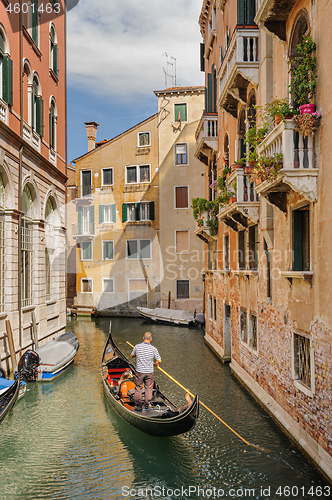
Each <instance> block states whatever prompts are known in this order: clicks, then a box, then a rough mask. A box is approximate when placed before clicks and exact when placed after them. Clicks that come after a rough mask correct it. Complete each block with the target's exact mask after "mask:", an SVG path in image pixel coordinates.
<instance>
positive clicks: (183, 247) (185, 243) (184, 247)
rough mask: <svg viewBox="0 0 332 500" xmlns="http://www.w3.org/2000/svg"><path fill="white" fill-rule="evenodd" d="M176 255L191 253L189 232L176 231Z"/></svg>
mask: <svg viewBox="0 0 332 500" xmlns="http://www.w3.org/2000/svg"><path fill="white" fill-rule="evenodd" d="M175 248H176V253H189V231H175Z"/></svg>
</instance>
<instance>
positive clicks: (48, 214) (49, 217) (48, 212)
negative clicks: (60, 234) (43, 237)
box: [45, 197, 55, 234]
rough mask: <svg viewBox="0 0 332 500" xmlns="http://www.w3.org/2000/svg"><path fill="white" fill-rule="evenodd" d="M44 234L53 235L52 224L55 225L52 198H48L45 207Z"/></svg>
mask: <svg viewBox="0 0 332 500" xmlns="http://www.w3.org/2000/svg"><path fill="white" fill-rule="evenodd" d="M45 222H46V225H45V232H46V233H47V234H53V233H54V223H55V207H54V202H53V201H52V198H50V197H49V198H48V199H47V202H46V207H45Z"/></svg>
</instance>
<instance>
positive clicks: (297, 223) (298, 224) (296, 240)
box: [293, 210, 303, 271]
mask: <svg viewBox="0 0 332 500" xmlns="http://www.w3.org/2000/svg"><path fill="white" fill-rule="evenodd" d="M302 242H303V213H302V212H301V211H300V210H294V211H293V271H302V270H303V252H302Z"/></svg>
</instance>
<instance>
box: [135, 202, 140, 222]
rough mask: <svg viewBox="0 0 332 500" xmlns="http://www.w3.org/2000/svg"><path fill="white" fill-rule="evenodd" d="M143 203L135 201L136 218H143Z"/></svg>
mask: <svg viewBox="0 0 332 500" xmlns="http://www.w3.org/2000/svg"><path fill="white" fill-rule="evenodd" d="M140 210H141V204H140V203H135V220H141V211H140Z"/></svg>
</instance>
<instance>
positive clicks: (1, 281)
mask: <svg viewBox="0 0 332 500" xmlns="http://www.w3.org/2000/svg"><path fill="white" fill-rule="evenodd" d="M4 208H5V187H4V185H3V181H2V177H1V175H0V312H3V311H4V304H5V212H4Z"/></svg>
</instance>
